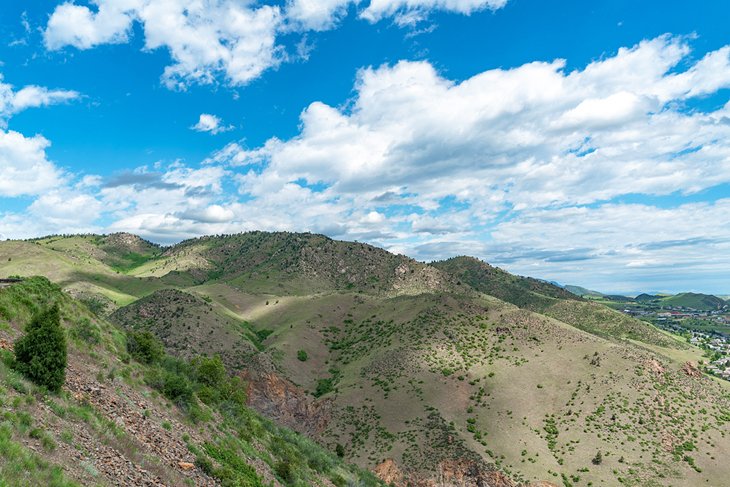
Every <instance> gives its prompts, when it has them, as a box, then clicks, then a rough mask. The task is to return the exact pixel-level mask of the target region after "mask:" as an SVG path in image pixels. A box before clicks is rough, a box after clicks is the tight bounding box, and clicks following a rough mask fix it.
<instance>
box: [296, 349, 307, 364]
mask: <svg viewBox="0 0 730 487" xmlns="http://www.w3.org/2000/svg"><path fill="white" fill-rule="evenodd" d="M297 358H298V359H299V360H300V361H302V362H306V361H307V359H308V358H309V355H307V352H306V350H299V351H297Z"/></svg>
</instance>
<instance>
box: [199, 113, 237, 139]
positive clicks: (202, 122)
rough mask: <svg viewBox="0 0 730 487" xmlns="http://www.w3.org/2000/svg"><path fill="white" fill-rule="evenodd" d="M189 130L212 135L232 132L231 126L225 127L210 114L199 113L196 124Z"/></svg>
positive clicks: (218, 118) (218, 119)
mask: <svg viewBox="0 0 730 487" xmlns="http://www.w3.org/2000/svg"><path fill="white" fill-rule="evenodd" d="M190 128H191V129H193V130H195V131H196V132H210V133H211V134H213V135H216V134H219V133H221V132H227V131H229V130H233V126H232V125H225V124H224V123H223V120H221V118H220V117H218V116H216V115H211V114H210V113H201V114H200V117H199V119H198V123H196V124H195V125H193V126H192V127H190Z"/></svg>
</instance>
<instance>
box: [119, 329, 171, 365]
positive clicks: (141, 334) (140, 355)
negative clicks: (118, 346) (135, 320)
mask: <svg viewBox="0 0 730 487" xmlns="http://www.w3.org/2000/svg"><path fill="white" fill-rule="evenodd" d="M127 351H128V352H129V354H130V355H131V356H132V357H134V359H135V360H137V361H138V362H142V363H144V364H148V365H149V364H154V363H156V362H159V361H160V359H162V356H163V355H164V354H165V349H164V347H163V346H162V342H160V340H158V339H157V337H156V336H155V335H153V334H152V333H151V332H149V331H133V332H130V333H129V334H128V335H127Z"/></svg>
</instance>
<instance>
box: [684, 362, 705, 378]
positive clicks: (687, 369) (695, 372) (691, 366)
mask: <svg viewBox="0 0 730 487" xmlns="http://www.w3.org/2000/svg"><path fill="white" fill-rule="evenodd" d="M682 372H684V373H685V374H687V375H688V376H689V377H702V372H701V371H700V369H698V368H697V364H695V363H694V362H685V364H684V365H683V366H682Z"/></svg>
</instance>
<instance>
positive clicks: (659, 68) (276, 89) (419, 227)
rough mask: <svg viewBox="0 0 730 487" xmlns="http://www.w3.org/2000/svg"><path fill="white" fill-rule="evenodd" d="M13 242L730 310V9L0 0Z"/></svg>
mask: <svg viewBox="0 0 730 487" xmlns="http://www.w3.org/2000/svg"><path fill="white" fill-rule="evenodd" d="M0 8H1V10H0V12H1V13H2V15H0V63H1V64H0V74H1V75H2V79H0V234H1V235H2V237H3V238H27V237H32V236H39V235H44V234H49V233H58V232H62V233H68V232H112V231H131V232H134V233H138V234H140V235H142V236H144V237H146V238H149V239H151V240H154V241H157V242H161V243H172V242H176V241H179V240H181V239H184V238H189V237H193V236H196V235H201V234H208V233H230V232H237V231H247V230H253V229H263V230H290V231H312V232H320V233H325V234H327V235H329V236H332V237H334V238H341V239H347V240H359V241H367V242H370V243H373V244H376V245H379V246H383V247H385V248H388V249H390V250H392V251H396V252H402V253H405V254H407V255H410V256H412V257H415V258H418V259H421V260H432V259H439V258H445V257H450V256H452V255H459V254H469V255H475V256H477V257H480V258H482V259H484V260H486V261H488V262H490V263H493V264H496V265H499V266H501V267H504V268H506V269H508V270H510V271H513V272H517V273H520V274H526V275H531V276H535V277H541V278H545V279H551V280H557V281H560V282H565V283H575V284H581V285H585V286H587V287H593V288H597V289H600V290H606V291H616V292H640V291H645V290H652V291H680V290H695V291H706V292H715V293H720V294H725V293H730V286H728V279H727V275H728V271H729V270H730V253H729V252H728V250H730V142H728V141H730V137H728V136H730V105H728V100H729V99H730V59H729V55H730V54H729V53H730V48H727V47H726V46H727V45H729V44H730V34H728V31H727V28H726V22H725V21H724V19H727V18H730V4H728V3H727V2H722V1H707V2H702V3H701V6H697V5H694V4H690V3H687V2H678V1H662V2H659V1H645V2H629V1H604V2H585V1H537V0H534V1H528V0H362V1H355V0H318V1H315V0H286V1H279V2H255V1H246V0H236V1H234V0H166V1H164V2H162V1H151V0H96V1H93V2H87V1H82V0H76V1H75V2H61V1H58V0H43V1H37V2H15V1H8V0H0Z"/></svg>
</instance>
